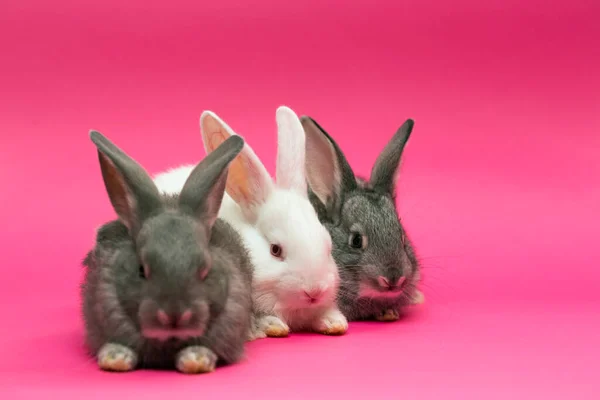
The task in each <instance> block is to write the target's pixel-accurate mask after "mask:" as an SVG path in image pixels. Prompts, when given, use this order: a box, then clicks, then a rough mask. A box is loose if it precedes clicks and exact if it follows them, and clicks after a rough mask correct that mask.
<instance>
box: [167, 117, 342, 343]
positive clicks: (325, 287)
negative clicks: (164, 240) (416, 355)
mask: <svg viewBox="0 0 600 400" xmlns="http://www.w3.org/2000/svg"><path fill="white" fill-rule="evenodd" d="M276 121H277V126H278V154H277V174H276V175H277V176H276V183H275V182H274V181H273V179H272V178H271V176H270V175H269V173H268V172H267V170H266V169H265V167H264V165H263V164H262V162H261V161H260V160H259V159H258V157H257V156H256V154H255V153H254V151H253V150H252V148H251V147H250V146H249V144H248V143H247V142H245V144H244V148H243V150H242V151H241V153H240V155H239V156H238V157H237V158H236V159H235V160H234V161H232V163H231V165H230V167H229V175H228V177H227V188H226V194H225V197H224V198H223V203H222V205H221V209H220V211H219V217H220V218H223V219H225V220H226V221H227V222H229V223H230V224H231V225H232V226H234V228H235V229H237V230H238V232H240V234H241V236H242V238H243V240H244V243H245V244H246V247H247V248H248V251H249V253H250V257H251V260H252V264H253V265H254V277H253V304H254V316H253V329H252V331H251V334H250V336H249V338H248V339H249V340H253V339H260V338H264V337H285V336H288V335H289V333H290V331H313V332H317V333H321V334H327V335H343V334H345V333H346V331H347V330H348V321H347V319H346V317H345V316H344V315H343V313H342V312H341V311H340V310H339V308H338V306H337V304H336V297H337V290H338V286H339V273H338V270H337V267H336V264H335V260H334V259H333V257H332V254H331V248H332V242H331V237H330V235H329V233H328V232H327V230H326V229H325V228H324V227H323V225H322V224H321V223H320V222H319V219H318V217H317V214H316V212H315V210H314V208H313V207H312V205H311V203H310V201H309V199H308V190H307V185H306V176H305V173H304V154H305V143H304V141H305V137H304V131H303V129H302V125H301V124H300V120H299V118H298V116H297V115H296V114H295V113H294V112H293V111H292V110H291V109H289V108H288V107H285V106H281V107H279V108H278V109H277V111H276ZM200 125H201V132H202V139H203V142H204V146H205V150H206V152H207V154H210V153H211V152H212V151H215V149H216V148H218V147H217V146H219V145H220V144H221V143H223V142H224V141H225V140H226V139H227V138H230V137H235V136H237V135H236V133H234V131H233V130H232V129H231V128H230V127H229V126H228V125H227V124H226V123H225V122H223V121H222V120H221V119H220V118H219V117H218V116H217V115H216V114H214V113H213V112H211V111H205V112H204V113H203V114H202V116H201V118H200ZM187 171H189V166H181V167H179V168H178V169H174V170H169V171H166V172H165V173H163V174H159V175H157V176H156V177H155V182H157V185H158V187H159V188H160V189H161V190H163V192H164V193H176V192H177V191H178V190H179V189H180V187H181V182H182V181H183V179H184V177H185V175H186V174H187Z"/></svg>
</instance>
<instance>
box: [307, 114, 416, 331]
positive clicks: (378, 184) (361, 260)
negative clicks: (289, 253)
mask: <svg viewBox="0 0 600 400" xmlns="http://www.w3.org/2000/svg"><path fill="white" fill-rule="evenodd" d="M301 121H302V125H303V127H304V130H305V132H306V173H307V179H308V182H309V196H310V199H311V202H312V203H313V206H314V207H315V209H316V210H317V213H318V216H319V219H320V220H321V222H322V223H323V225H324V226H325V227H326V228H327V229H328V230H329V233H330V234H331V238H332V240H333V256H334V258H335V261H336V263H337V265H338V269H339V272H340V277H341V285H340V289H339V292H338V305H339V307H340V309H341V310H342V312H343V313H344V315H345V316H346V317H347V318H348V320H361V319H377V320H382V321H390V320H396V319H398V317H399V315H400V311H401V309H402V306H404V305H406V304H409V303H419V302H421V301H423V295H422V294H421V292H420V291H418V290H417V286H416V285H417V283H418V282H419V263H418V261H417V258H416V256H415V251H414V249H413V245H412V243H411V241H410V239H409V237H408V235H407V233H406V231H405V229H404V228H403V226H402V224H401V223H400V220H399V217H398V213H397V210H396V202H395V194H396V189H395V182H396V177H397V174H398V169H399V164H400V159H401V155H402V151H403V149H404V146H405V144H406V142H407V141H408V138H409V137H410V133H411V131H412V128H413V121H412V120H407V121H406V122H405V123H404V124H403V125H402V126H401V127H400V128H399V129H398V131H397V132H396V134H395V135H394V137H392V139H391V140H390V142H389V143H388V144H387V145H386V147H385V149H384V150H383V152H382V153H381V154H380V155H379V157H378V159H377V161H376V162H375V165H374V166H373V169H372V171H371V176H370V178H369V179H368V180H366V179H362V178H356V177H355V175H354V172H353V171H352V168H351V167H350V165H349V164H348V161H347V160H346V158H345V157H344V155H343V153H342V151H341V150H340V148H339V147H338V145H337V144H336V143H335V141H334V140H333V139H332V138H331V136H330V135H329V134H327V133H326V132H325V130H323V128H321V126H319V125H318V124H317V122H316V121H314V120H313V119H312V118H310V117H308V116H303V117H302V118H301ZM357 235H358V236H360V237H361V242H362V246H360V247H359V248H355V247H353V246H352V244H351V242H352V239H353V238H354V237H355V236H357ZM356 243H360V242H356Z"/></svg>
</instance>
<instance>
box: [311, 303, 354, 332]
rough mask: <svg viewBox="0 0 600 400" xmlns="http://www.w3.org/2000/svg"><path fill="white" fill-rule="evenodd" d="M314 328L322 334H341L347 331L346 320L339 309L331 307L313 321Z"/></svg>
mask: <svg viewBox="0 0 600 400" xmlns="http://www.w3.org/2000/svg"><path fill="white" fill-rule="evenodd" d="M314 330H315V332H318V333H322V334H323V335H343V334H344V333H346V331H348V320H347V319H346V317H345V316H344V314H342V312H341V311H340V310H338V309H337V308H333V309H330V310H328V311H326V312H325V314H323V315H322V316H321V317H320V318H319V319H318V320H317V321H316V322H315V324H314Z"/></svg>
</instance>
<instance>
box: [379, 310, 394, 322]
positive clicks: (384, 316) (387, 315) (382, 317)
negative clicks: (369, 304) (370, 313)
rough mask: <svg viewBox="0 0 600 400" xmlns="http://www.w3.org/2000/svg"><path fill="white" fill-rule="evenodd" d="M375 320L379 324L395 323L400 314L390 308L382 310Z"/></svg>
mask: <svg viewBox="0 0 600 400" xmlns="http://www.w3.org/2000/svg"><path fill="white" fill-rule="evenodd" d="M375 319H376V320H377V321H381V322H392V321H397V320H399V319H400V313H399V312H398V310H394V309H391V308H390V309H387V310H383V311H382V312H381V313H379V314H377V315H376V316H375Z"/></svg>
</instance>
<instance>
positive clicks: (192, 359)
mask: <svg viewBox="0 0 600 400" xmlns="http://www.w3.org/2000/svg"><path fill="white" fill-rule="evenodd" d="M216 365H217V356H216V354H215V353H213V352H212V350H210V349H208V348H206V347H202V346H189V347H186V348H185V349H183V350H181V351H180V352H179V354H177V369H178V370H179V372H183V373H184V374H201V373H205V372H212V371H214V370H215V367H216Z"/></svg>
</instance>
